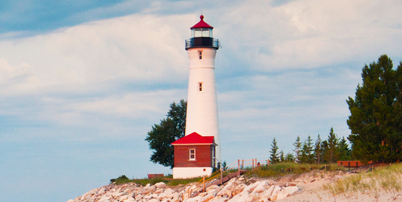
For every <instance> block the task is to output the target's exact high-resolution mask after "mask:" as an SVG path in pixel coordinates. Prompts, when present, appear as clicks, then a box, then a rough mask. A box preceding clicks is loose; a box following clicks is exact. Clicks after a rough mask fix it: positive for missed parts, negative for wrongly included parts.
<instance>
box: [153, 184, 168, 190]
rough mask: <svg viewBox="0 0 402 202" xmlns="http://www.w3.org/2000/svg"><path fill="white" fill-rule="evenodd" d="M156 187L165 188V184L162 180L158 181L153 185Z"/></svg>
mask: <svg viewBox="0 0 402 202" xmlns="http://www.w3.org/2000/svg"><path fill="white" fill-rule="evenodd" d="M154 186H155V187H156V188H159V189H160V188H165V187H166V184H165V183H164V182H158V183H156V184H155V185H154Z"/></svg>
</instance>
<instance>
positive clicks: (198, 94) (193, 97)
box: [185, 15, 222, 163]
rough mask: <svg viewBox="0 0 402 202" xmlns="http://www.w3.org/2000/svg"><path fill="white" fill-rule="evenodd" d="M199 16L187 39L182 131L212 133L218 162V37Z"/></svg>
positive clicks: (218, 161)
mask: <svg viewBox="0 0 402 202" xmlns="http://www.w3.org/2000/svg"><path fill="white" fill-rule="evenodd" d="M200 18H201V20H200V22H198V23H197V24H195V25H194V26H193V27H191V28H190V29H191V38H190V39H189V40H186V50H187V52H188V57H189V59H190V71H189V81H188V98H187V118H186V132H185V135H186V136H187V135H189V134H192V133H194V132H196V133H198V134H200V135H201V136H213V137H214V140H215V143H216V144H217V146H216V147H215V155H214V156H215V158H216V159H214V160H215V162H216V163H220V162H221V160H222V159H221V147H220V138H219V124H218V107H217V100H216V87H215V55H216V51H217V50H218V49H219V45H220V44H219V40H217V39H214V38H213V35H212V30H213V27H212V26H210V25H209V24H207V23H206V22H204V16H203V15H201V16H200Z"/></svg>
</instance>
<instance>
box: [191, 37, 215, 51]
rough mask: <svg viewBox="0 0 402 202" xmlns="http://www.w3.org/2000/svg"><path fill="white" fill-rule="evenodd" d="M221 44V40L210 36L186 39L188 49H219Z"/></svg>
mask: <svg viewBox="0 0 402 202" xmlns="http://www.w3.org/2000/svg"><path fill="white" fill-rule="evenodd" d="M219 46H220V43H219V40H218V39H214V38H210V37H195V38H191V39H188V40H186V50H187V49H189V48H198V47H206V48H215V49H219Z"/></svg>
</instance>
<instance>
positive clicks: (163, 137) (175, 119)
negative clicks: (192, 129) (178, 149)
mask: <svg viewBox="0 0 402 202" xmlns="http://www.w3.org/2000/svg"><path fill="white" fill-rule="evenodd" d="M186 109H187V101H185V100H180V103H179V104H176V103H175V102H173V103H172V104H171V105H170V110H169V112H168V114H167V117H166V118H165V119H162V120H161V122H160V123H159V124H155V125H154V126H152V130H151V131H149V132H148V134H147V137H146V138H145V140H146V141H147V142H149V148H150V149H151V150H153V153H152V155H151V158H150V160H151V161H152V162H154V163H159V164H161V165H163V166H169V167H170V168H173V164H174V160H173V159H174V150H173V146H172V145H171V143H172V142H174V141H176V140H178V139H179V138H181V137H183V136H184V133H185V126H186Z"/></svg>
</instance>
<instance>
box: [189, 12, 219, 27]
mask: <svg viewBox="0 0 402 202" xmlns="http://www.w3.org/2000/svg"><path fill="white" fill-rule="evenodd" d="M200 19H201V20H200V21H199V22H198V23H197V24H195V25H194V26H192V27H191V28H190V29H195V28H211V29H213V28H214V27H212V26H211V25H209V24H207V23H206V22H204V16H203V15H201V16H200Z"/></svg>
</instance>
